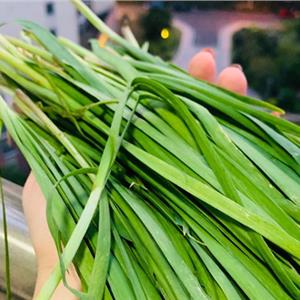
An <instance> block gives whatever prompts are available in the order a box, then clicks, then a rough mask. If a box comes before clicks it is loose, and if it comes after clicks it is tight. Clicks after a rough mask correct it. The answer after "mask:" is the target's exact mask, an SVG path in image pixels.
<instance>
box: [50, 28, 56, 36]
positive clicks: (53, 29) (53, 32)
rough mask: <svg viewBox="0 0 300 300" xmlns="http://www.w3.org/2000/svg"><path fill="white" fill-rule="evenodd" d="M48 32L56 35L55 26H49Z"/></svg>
mask: <svg viewBox="0 0 300 300" xmlns="http://www.w3.org/2000/svg"><path fill="white" fill-rule="evenodd" d="M50 32H51V33H52V34H53V35H55V36H56V29H55V28H50Z"/></svg>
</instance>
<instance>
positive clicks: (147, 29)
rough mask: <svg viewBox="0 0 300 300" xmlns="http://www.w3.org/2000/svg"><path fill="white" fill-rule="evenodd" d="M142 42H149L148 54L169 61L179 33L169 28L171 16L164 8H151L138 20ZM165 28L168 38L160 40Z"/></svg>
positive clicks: (175, 47)
mask: <svg viewBox="0 0 300 300" xmlns="http://www.w3.org/2000/svg"><path fill="white" fill-rule="evenodd" d="M140 24H141V28H142V40H141V41H140V42H141V44H143V43H144V42H146V41H147V42H149V44H150V46H149V52H150V53H152V54H154V55H157V56H160V57H161V58H163V59H164V60H171V59H172V57H173V55H174V53H175V51H176V49H177V47H178V44H179V41H180V31H179V30H178V29H176V28H174V27H172V26H171V14H170V12H169V10H168V9H166V8H158V7H154V8H151V9H150V10H149V11H148V12H147V13H146V14H145V15H143V16H142V17H141V19H140ZM163 28H167V29H168V30H169V31H170V37H169V38H167V39H162V38H161V30H162V29H163Z"/></svg>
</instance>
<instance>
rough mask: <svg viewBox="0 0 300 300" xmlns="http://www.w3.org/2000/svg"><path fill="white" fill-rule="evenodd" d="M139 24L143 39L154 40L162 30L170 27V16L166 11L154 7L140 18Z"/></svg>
mask: <svg viewBox="0 0 300 300" xmlns="http://www.w3.org/2000/svg"><path fill="white" fill-rule="evenodd" d="M141 24H142V26H143V28H144V36H145V38H146V39H147V40H154V39H157V38H159V37H160V31H161V30H162V29H163V28H170V27H171V14H170V12H169V11H168V10H167V9H163V8H158V7H155V8H152V9H150V10H149V11H148V12H147V13H146V14H145V15H144V16H142V18H141Z"/></svg>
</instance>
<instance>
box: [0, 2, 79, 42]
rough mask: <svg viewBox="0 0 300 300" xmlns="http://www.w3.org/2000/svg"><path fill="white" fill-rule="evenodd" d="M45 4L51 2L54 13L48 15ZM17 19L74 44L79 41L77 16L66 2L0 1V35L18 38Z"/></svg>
mask: <svg viewBox="0 0 300 300" xmlns="http://www.w3.org/2000/svg"><path fill="white" fill-rule="evenodd" d="M47 2H53V4H54V13H53V15H48V14H47V11H46V4H47ZM17 19H27V20H31V21H34V22H37V23H39V24H40V25H42V26H45V27H47V28H49V29H50V28H53V29H55V30H56V32H57V35H61V36H64V37H67V38H69V39H71V40H73V41H74V42H78V41H79V36H78V24H77V19H78V18H77V14H76V11H75V9H74V7H73V6H72V4H70V3H69V2H68V1H67V0H56V1H55V0H54V1H53V0H52V1H47V0H0V24H1V23H3V22H8V23H9V24H7V25H5V26H2V27H0V33H2V34H7V35H13V36H18V35H19V32H20V27H19V26H17V25H16V24H15V21H16V20H17Z"/></svg>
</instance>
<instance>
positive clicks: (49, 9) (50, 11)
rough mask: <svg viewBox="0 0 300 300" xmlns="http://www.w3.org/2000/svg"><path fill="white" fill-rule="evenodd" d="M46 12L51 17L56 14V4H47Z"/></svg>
mask: <svg viewBox="0 0 300 300" xmlns="http://www.w3.org/2000/svg"><path fill="white" fill-rule="evenodd" d="M46 12H47V15H49V16H51V15H53V14H54V4H53V2H47V3H46Z"/></svg>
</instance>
